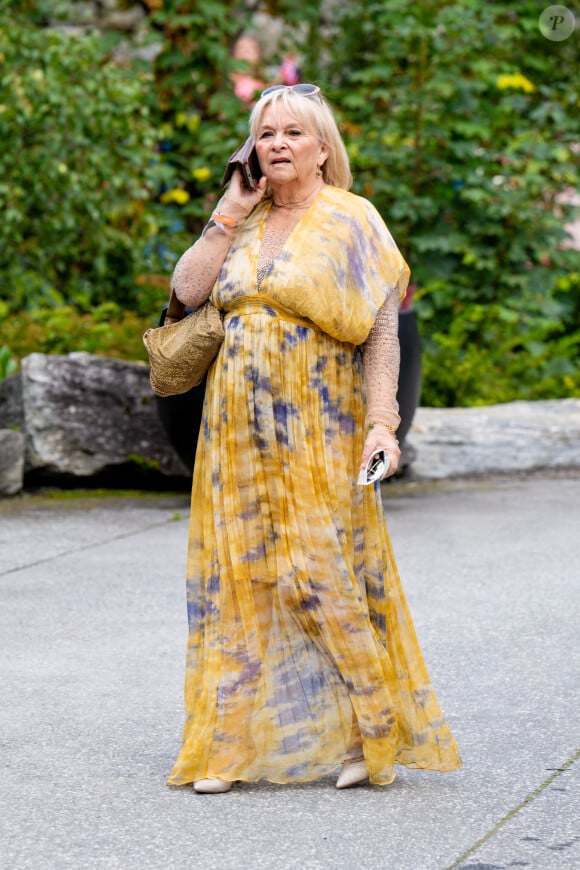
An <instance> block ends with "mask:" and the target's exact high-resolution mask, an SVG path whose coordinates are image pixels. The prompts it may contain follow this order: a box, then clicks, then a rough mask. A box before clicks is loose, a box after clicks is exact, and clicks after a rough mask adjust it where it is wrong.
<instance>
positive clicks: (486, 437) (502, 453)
mask: <svg viewBox="0 0 580 870" xmlns="http://www.w3.org/2000/svg"><path fill="white" fill-rule="evenodd" d="M409 438H410V441H411V443H412V445H413V447H414V448H415V449H416V451H417V456H416V459H415V461H414V462H413V466H412V471H413V475H414V476H415V477H416V478H419V479H437V478H446V477H461V476H469V475H481V474H489V473H490V472H494V473H497V472H500V473H508V472H520V471H532V470H538V469H544V468H580V399H555V400H550V401H537V402H509V403H506V404H503V405H487V406H483V407H477V408H418V409H417V412H416V414H415V418H414V423H413V427H412V428H411V432H410V435H409Z"/></svg>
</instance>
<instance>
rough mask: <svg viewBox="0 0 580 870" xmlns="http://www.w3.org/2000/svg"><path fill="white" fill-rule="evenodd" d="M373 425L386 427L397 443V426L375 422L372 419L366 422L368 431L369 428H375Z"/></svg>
mask: <svg viewBox="0 0 580 870" xmlns="http://www.w3.org/2000/svg"><path fill="white" fill-rule="evenodd" d="M375 426H384V427H385V429H387V430H388V431H389V432H390V433H391V435H392V436H393V438H394V439H395V442H396V443H397V444H398V443H399V440H398V438H397V429H398V428H399V427H398V426H393V425H392V423H375V422H374V420H373V421H371V422H370V423H367V429H368V431H369V432H370V431H371V429H374V428H375Z"/></svg>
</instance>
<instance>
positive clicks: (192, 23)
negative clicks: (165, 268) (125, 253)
mask: <svg viewBox="0 0 580 870" xmlns="http://www.w3.org/2000/svg"><path fill="white" fill-rule="evenodd" d="M245 20H246V14H245V10H244V4H242V3H240V2H227V0H226V2H217V0H214V2H207V3H203V4H201V3H200V4H192V3H191V2H187V0H185V2H184V0H164V2H163V4H162V6H161V8H160V9H159V11H157V12H156V13H155V14H154V15H153V16H152V19H151V23H152V25H153V27H155V28H156V32H157V34H158V35H161V36H162V38H163V50H162V52H161V53H160V54H159V56H158V57H157V59H156V61H155V81H156V86H157V92H156V98H157V101H158V103H157V107H158V110H159V111H160V114H161V121H162V124H161V127H160V134H161V154H162V158H163V167H164V177H163V183H164V188H165V190H164V191H163V193H162V195H161V203H162V204H165V206H166V207H167V209H168V212H169V214H171V213H172V214H173V215H174V216H175V217H177V221H176V222H174V223H173V228H174V230H175V232H177V233H179V232H180V231H181V232H186V233H187V234H188V235H187V238H188V239H190V238H191V235H192V234H194V235H196V234H197V233H199V231H200V230H201V228H202V226H203V224H204V223H205V222H206V220H207V215H208V212H209V211H211V208H212V206H213V204H214V203H215V202H216V200H217V198H218V196H219V193H220V183H221V178H222V175H223V171H224V165H225V161H226V159H227V157H228V156H229V154H230V153H232V152H233V151H234V150H235V148H237V147H238V145H239V144H241V142H242V141H243V139H245V138H246V136H247V135H248V133H247V120H248V113H247V110H246V109H245V107H244V106H243V105H242V104H241V103H240V101H239V100H238V99H237V97H236V96H235V94H234V91H233V87H232V85H231V83H230V78H229V74H230V73H231V72H232V71H233V70H235V69H240V68H243V67H244V65H243V64H241V63H240V62H236V61H233V60H232V58H231V50H232V45H233V42H234V39H235V37H236V35H238V34H239V33H240V32H241V31H242V30H243V28H244V23H245ZM171 243H172V246H175V245H176V244H179V241H178V239H173V240H172V241H171ZM178 249H179V248H178ZM180 253H181V251H180Z"/></svg>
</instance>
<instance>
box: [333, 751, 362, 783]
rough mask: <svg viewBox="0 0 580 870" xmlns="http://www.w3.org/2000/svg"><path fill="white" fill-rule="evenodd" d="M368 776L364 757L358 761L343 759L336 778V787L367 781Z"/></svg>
mask: <svg viewBox="0 0 580 870" xmlns="http://www.w3.org/2000/svg"><path fill="white" fill-rule="evenodd" d="M368 778H369V772H368V769H367V766H366V762H365V760H364V758H363V759H361V760H360V761H345V762H344V764H343V765H342V768H341V771H340V773H339V775H338V779H337V780H336V787H337V788H351V786H353V785H360V784H361V783H363V782H368Z"/></svg>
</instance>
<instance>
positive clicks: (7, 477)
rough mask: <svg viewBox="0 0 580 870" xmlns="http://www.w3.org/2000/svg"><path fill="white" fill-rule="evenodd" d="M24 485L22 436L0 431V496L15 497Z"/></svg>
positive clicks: (9, 430)
mask: <svg viewBox="0 0 580 870" xmlns="http://www.w3.org/2000/svg"><path fill="white" fill-rule="evenodd" d="M23 485H24V435H23V434H22V432H17V431H16V430H14V429H0V496H3V495H16V493H17V492H20V490H21V489H22V487H23Z"/></svg>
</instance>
